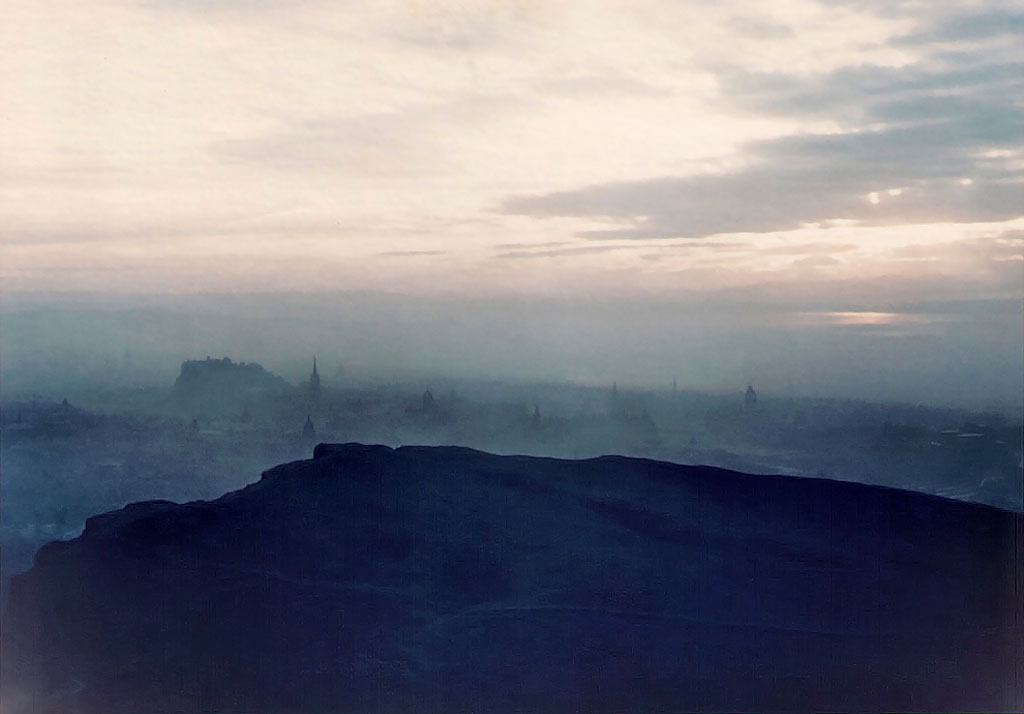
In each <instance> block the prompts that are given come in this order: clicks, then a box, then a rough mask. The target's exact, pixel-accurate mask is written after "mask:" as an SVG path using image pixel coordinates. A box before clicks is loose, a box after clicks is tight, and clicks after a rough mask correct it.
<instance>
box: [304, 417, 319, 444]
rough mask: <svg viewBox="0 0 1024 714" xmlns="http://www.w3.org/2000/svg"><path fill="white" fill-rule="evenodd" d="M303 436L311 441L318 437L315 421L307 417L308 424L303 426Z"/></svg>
mask: <svg viewBox="0 0 1024 714" xmlns="http://www.w3.org/2000/svg"><path fill="white" fill-rule="evenodd" d="M302 436H303V437H305V438H307V439H310V438H312V437H314V436H316V428H315V427H314V426H313V420H312V419H311V418H310V417H309V415H306V423H305V424H303V425H302Z"/></svg>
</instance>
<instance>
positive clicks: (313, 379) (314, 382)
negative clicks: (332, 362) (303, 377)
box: [309, 355, 320, 401]
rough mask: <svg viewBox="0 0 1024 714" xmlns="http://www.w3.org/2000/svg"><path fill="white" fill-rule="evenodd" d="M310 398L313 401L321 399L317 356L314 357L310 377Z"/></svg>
mask: <svg viewBox="0 0 1024 714" xmlns="http://www.w3.org/2000/svg"><path fill="white" fill-rule="evenodd" d="M309 396H310V397H312V399H313V401H316V400H318V399H319V398H320V373H319V372H317V371H316V355H313V372H312V373H311V374H310V375H309Z"/></svg>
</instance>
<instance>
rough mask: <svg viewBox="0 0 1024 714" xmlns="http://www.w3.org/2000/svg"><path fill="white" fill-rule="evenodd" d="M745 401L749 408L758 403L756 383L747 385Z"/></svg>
mask: <svg viewBox="0 0 1024 714" xmlns="http://www.w3.org/2000/svg"><path fill="white" fill-rule="evenodd" d="M743 403H744V404H745V405H746V406H747V408H748V409H749V408H750V407H752V406H754V405H755V404H757V392H755V391H754V385H752V384H748V385H747V393H746V394H744V395H743Z"/></svg>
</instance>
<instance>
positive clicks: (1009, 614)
mask: <svg viewBox="0 0 1024 714" xmlns="http://www.w3.org/2000/svg"><path fill="white" fill-rule="evenodd" d="M1022 543H1024V538H1022V516H1021V514H1014V513H1010V512H1007V511H1002V510H999V509H996V508H991V507H986V506H978V505H972V504H967V503H960V502H955V501H949V500H945V499H941V498H936V497H932V496H926V495H922V494H917V493H911V492H905V491H897V490H892V489H885V488H880V487H873V486H864V485H858V484H852V483H841V482H833V481H825V480H818V479H800V478H790V477H781V476H748V475H744V474H740V473H736V472H731V471H725V470H720V469H713V468H706V467H690V466H678V465H673V464H668V463H661V462H654V461H647V460H641V459H629V458H622V457H602V458H597V459H591V460H586V461H565V460H556V459H545V458H531V457H519V456H505V457H503V456H494V455H490V454H485V453H481V452H476V451H472V450H468V449H463V448H453V447H433V448H431V447H405V448H399V449H390V448H387V447H379V446H377V447H374V446H362V445H358V444H349V445H343V446H336V445H321V446H319V447H317V449H316V453H315V457H314V458H313V459H312V460H306V461H299V462H294V463H290V464H285V465H282V466H278V467H276V468H274V469H271V470H270V471H267V472H266V473H265V474H264V475H263V478H262V479H261V480H260V481H259V482H258V483H254V484H252V485H251V486H248V487H247V488H245V489H243V490H241V491H237V492H234V493H230V494H227V495H225V496H223V497H222V498H220V499H218V500H216V501H212V502H193V503H188V504H184V505H176V504H173V503H169V502H147V503H138V504H133V505H130V506H128V507H126V508H124V509H122V510H120V511H116V512H112V513H108V514H105V515H102V516H97V517H94V518H92V519H90V520H89V522H88V524H87V526H86V529H85V532H84V534H83V535H82V536H81V537H79V538H78V539H76V540H73V541H69V542H59V543H51V544H49V545H47V546H45V547H44V548H43V549H42V550H41V551H40V552H39V554H38V556H37V558H36V562H35V565H34V567H33V569H32V570H31V571H29V572H28V573H26V574H24V575H19V576H16V577H15V579H14V582H13V586H12V592H11V598H10V603H9V608H8V610H7V612H6V614H5V620H4V638H3V653H2V654H3V658H2V664H3V697H4V699H5V701H4V702H3V703H4V711H5V712H8V711H10V712H17V711H32V712H57V711H62V712H66V711H76V712H170V711H181V712H184V711H223V712H243V711H254V712H282V713H283V712H336V713H339V714H344V713H345V712H353V713H354V712H363V713H371V714H372V713H381V714H383V713H384V712H389V713H403V712H410V713H412V712H468V711H475V712H512V711H531V712H552V713H554V712H650V711H657V712H670V711H738V710H743V711H770V712H790V711H811V710H830V711H834V710H841V711H852V710H857V711H882V710H891V711H907V710H923V711H1020V710H1021V709H1022V708H1024V678H1022V677H1021V662H1022V656H1024V651H1022V647H1024V645H1022V644H1021V643H1022V642H1024V637H1022V635H1024V632H1022V629H1021V627H1022V623H1024V618H1022V612H1021V607H1022V604H1021V599H1020V593H1021V592H1022V573H1021V567H1022V566H1021V550H1020V549H1021V544H1022ZM1015 549H1016V550H1015Z"/></svg>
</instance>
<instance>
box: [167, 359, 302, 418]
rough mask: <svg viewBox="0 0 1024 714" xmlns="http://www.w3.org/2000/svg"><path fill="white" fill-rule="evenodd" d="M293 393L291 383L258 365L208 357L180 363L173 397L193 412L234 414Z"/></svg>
mask: <svg viewBox="0 0 1024 714" xmlns="http://www.w3.org/2000/svg"><path fill="white" fill-rule="evenodd" d="M290 391H292V387H291V385H289V384H288V382H286V381H285V380H284V379H282V378H281V377H279V376H277V375H276V374H273V373H272V372H268V371H267V370H265V369H264V368H263V367H262V366H260V365H258V364H256V363H255V362H249V363H245V362H232V361H231V360H230V359H229V358H227V357H224V358H222V359H213V358H210V357H207V358H206V359H204V360H188V361H186V362H182V363H181V373H180V374H179V375H178V378H177V379H176V380H175V381H174V388H173V390H172V396H173V398H174V399H175V401H176V402H177V403H178V404H180V405H182V406H185V407H188V408H191V409H193V410H195V409H205V410H209V411H214V412H229V413H232V414H235V413H238V412H240V411H241V410H242V407H243V405H244V404H246V403H251V402H253V401H256V400H259V399H263V398H265V397H267V396H273V395H281V394H285V393H288V392H290Z"/></svg>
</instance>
